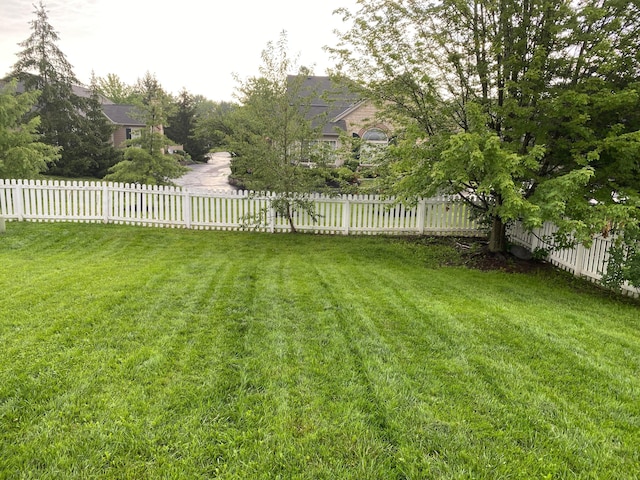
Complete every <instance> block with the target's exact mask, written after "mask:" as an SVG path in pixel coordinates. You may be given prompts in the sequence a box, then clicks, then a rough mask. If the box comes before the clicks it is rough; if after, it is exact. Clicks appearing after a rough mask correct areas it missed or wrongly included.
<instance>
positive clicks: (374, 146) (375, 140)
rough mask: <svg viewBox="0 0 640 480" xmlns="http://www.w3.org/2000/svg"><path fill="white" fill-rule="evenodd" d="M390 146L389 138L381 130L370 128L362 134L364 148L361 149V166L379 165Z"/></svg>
mask: <svg viewBox="0 0 640 480" xmlns="http://www.w3.org/2000/svg"><path fill="white" fill-rule="evenodd" d="M388 144H389V137H388V136H387V134H386V133H385V131H384V130H382V129H380V128H370V129H369V130H367V131H366V132H364V133H363V134H362V146H361V147H360V164H361V165H375V164H376V163H379V160H380V158H381V157H382V155H384V152H385V149H386V147H387V145H388Z"/></svg>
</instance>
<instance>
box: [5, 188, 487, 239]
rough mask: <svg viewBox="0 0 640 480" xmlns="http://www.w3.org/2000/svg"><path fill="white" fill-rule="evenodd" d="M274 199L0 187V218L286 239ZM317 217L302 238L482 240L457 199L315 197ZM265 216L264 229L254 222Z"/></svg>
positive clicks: (307, 219) (303, 222) (304, 226)
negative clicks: (409, 202) (253, 232)
mask: <svg viewBox="0 0 640 480" xmlns="http://www.w3.org/2000/svg"><path fill="white" fill-rule="evenodd" d="M273 198H274V195H273V194H270V193H264V194H258V193H254V192H248V191H217V192H216V191H196V190H188V189H182V188H179V187H163V186H160V187H159V186H147V185H129V184H115V183H101V182H59V181H40V180H28V181H27V180H0V216H2V217H4V218H5V219H8V220H11V219H15V220H28V221H44V222H48V221H71V222H102V223H123V224H132V225H145V226H158V227H174V228H191V229H207V230H243V229H250V228H255V229H257V230H260V231H267V232H282V231H288V230H289V223H288V220H287V219H286V218H283V217H282V216H279V215H277V214H276V212H275V211H274V209H273V208H272V206H271V201H272V199H273ZM310 200H312V201H313V203H314V207H315V213H316V214H317V218H315V219H314V218H312V217H311V215H309V214H308V213H305V212H297V213H296V214H295V216H294V224H295V226H296V229H297V230H298V231H304V232H313V233H328V234H345V235H347V234H389V235H393V234H420V235H422V234H430V235H459V236H484V235H485V234H486V232H484V231H482V230H481V229H480V227H479V226H478V225H477V224H476V223H475V222H474V221H472V220H470V219H469V207H468V206H467V205H465V204H463V203H461V202H460V201H459V199H458V198H456V197H437V198H430V199H424V200H421V201H420V202H418V204H417V205H416V206H414V207H411V208H409V207H405V206H404V205H397V204H395V202H394V201H393V199H384V198H381V197H380V196H378V195H341V196H336V197H332V196H327V195H321V194H313V195H311V196H310ZM259 214H262V219H263V222H262V223H261V224H260V225H258V226H256V225H255V224H254V223H252V221H251V220H252V219H254V218H255V217H256V216H257V215H259Z"/></svg>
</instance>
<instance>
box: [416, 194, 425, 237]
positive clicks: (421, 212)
mask: <svg viewBox="0 0 640 480" xmlns="http://www.w3.org/2000/svg"><path fill="white" fill-rule="evenodd" d="M416 214H417V215H418V225H417V227H418V233H419V234H420V235H424V221H425V217H426V216H427V201H426V200H425V199H424V198H421V199H420V202H418V210H417V212H416Z"/></svg>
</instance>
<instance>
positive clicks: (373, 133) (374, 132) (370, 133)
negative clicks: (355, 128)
mask: <svg viewBox="0 0 640 480" xmlns="http://www.w3.org/2000/svg"><path fill="white" fill-rule="evenodd" d="M362 139H363V140H364V141H365V142H371V143H387V142H388V141H389V137H387V134H386V133H384V132H383V131H382V130H380V129H379V128H371V129H369V130H367V131H366V132H364V135H362Z"/></svg>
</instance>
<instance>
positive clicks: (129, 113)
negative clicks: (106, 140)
mask: <svg viewBox="0 0 640 480" xmlns="http://www.w3.org/2000/svg"><path fill="white" fill-rule="evenodd" d="M135 108H136V107H135V106H133V105H118V104H114V103H110V104H103V105H102V113H104V116H105V117H107V119H108V120H109V121H110V122H111V123H112V124H113V125H114V127H115V130H114V132H113V133H112V134H111V143H112V144H113V146H114V147H123V146H124V142H125V141H126V140H131V139H132V138H135V137H136V131H137V130H139V129H141V128H143V127H145V123H144V122H142V121H141V120H138V119H137V118H136V115H135Z"/></svg>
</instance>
